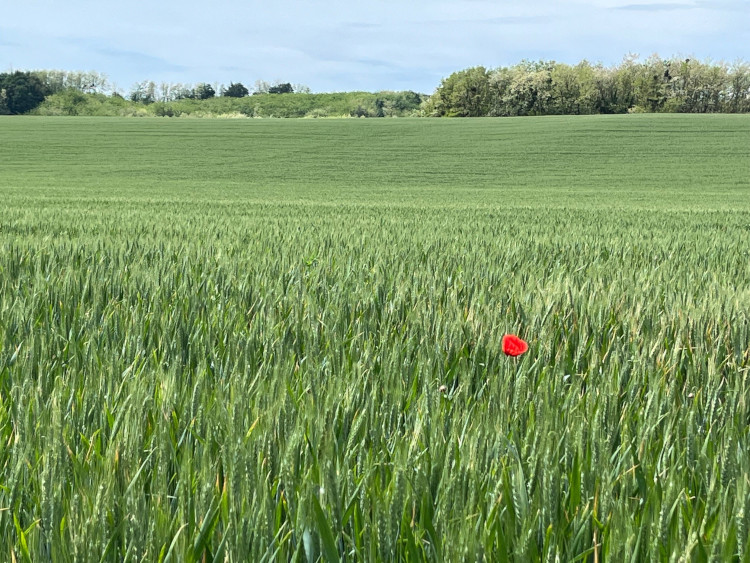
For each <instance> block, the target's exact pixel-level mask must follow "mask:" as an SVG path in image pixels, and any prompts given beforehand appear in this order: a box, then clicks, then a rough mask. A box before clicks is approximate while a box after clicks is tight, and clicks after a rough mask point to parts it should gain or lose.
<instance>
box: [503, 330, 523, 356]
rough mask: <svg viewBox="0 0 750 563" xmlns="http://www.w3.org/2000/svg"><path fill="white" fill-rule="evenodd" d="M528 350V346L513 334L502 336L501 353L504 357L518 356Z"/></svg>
mask: <svg viewBox="0 0 750 563" xmlns="http://www.w3.org/2000/svg"><path fill="white" fill-rule="evenodd" d="M528 349H529V345H528V344H526V342H524V341H523V340H522V339H520V338H519V337H518V336H516V335H515V334H506V335H505V336H503V353H504V354H505V355H506V356H520V355H521V354H523V353H524V352H526V351H527V350H528Z"/></svg>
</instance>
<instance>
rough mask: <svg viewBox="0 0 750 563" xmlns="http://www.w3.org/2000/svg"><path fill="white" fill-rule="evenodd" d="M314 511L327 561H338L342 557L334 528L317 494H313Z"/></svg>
mask: <svg viewBox="0 0 750 563" xmlns="http://www.w3.org/2000/svg"><path fill="white" fill-rule="evenodd" d="M313 512H314V513H315V523H316V524H317V526H318V532H319V533H320V539H321V540H322V541H323V553H324V554H325V559H326V561H338V560H339V559H340V557H339V550H338V548H337V547H336V539H335V538H334V535H333V530H331V527H330V526H329V525H328V519H327V518H326V515H325V513H324V512H323V508H322V507H321V506H320V501H319V500H318V497H317V496H315V495H313Z"/></svg>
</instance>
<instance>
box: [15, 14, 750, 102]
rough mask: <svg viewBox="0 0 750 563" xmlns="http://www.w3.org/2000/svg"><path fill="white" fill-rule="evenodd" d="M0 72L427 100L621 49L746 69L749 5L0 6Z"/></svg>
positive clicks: (612, 61) (598, 59)
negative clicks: (455, 76) (451, 87)
mask: <svg viewBox="0 0 750 563" xmlns="http://www.w3.org/2000/svg"><path fill="white" fill-rule="evenodd" d="M3 4H5V5H4V6H3V9H2V10H1V11H0V13H2V17H1V18H0V72H8V71H11V70H37V69H47V70H52V69H55V70H68V71H90V70H93V71H97V72H100V73H103V74H105V75H106V76H107V77H108V79H109V81H110V83H111V84H112V85H113V87H114V89H115V90H116V91H119V92H120V93H127V92H129V91H130V90H131V89H132V87H133V86H134V84H135V83H137V82H142V81H144V80H153V81H154V82H157V83H162V82H170V83H183V84H191V85H192V84H196V83H199V82H207V83H210V84H229V83H230V82H241V83H243V84H245V85H246V86H247V87H249V88H251V89H252V86H253V85H254V84H255V82H256V81H257V80H264V81H267V82H270V83H275V82H291V83H293V84H304V85H306V86H308V87H309V88H311V90H312V91H313V92H341V91H354V90H363V91H370V92H375V91H380V90H413V91H416V92H420V93H426V94H429V93H432V92H433V91H434V90H435V88H436V87H437V86H438V85H439V84H440V81H441V80H442V79H443V78H445V77H447V76H449V75H450V74H451V73H453V72H455V71H458V70H462V69H465V68H469V67H472V66H478V65H483V66H485V67H487V68H497V67H500V66H510V65H514V64H516V63H518V62H520V61H521V60H523V59H527V60H539V59H544V60H554V61H558V62H563V63H569V64H575V63H578V62H580V61H581V60H584V59H586V60H588V61H589V62H592V63H602V64H604V65H606V66H614V65H616V64H618V63H619V62H620V61H622V59H623V58H624V57H625V56H626V55H628V54H636V55H639V56H640V57H641V58H642V59H645V58H647V57H648V56H650V55H652V54H659V55H660V56H662V57H665V58H670V57H672V56H680V57H682V56H684V57H691V58H697V59H700V60H702V61H705V60H710V61H713V62H718V61H725V62H728V63H732V62H735V61H737V60H744V61H748V60H750V0H705V1H704V0H673V1H670V0H662V1H660V2H649V1H643V0H576V1H567V0H557V1H555V0H499V1H488V0H398V1H396V0H370V1H367V2H363V1H361V0H330V1H324V2H316V1H314V0H308V1H300V0H272V1H267V0H266V1H259V0H213V1H205V0H204V1H202V2H196V1H194V0H180V1H177V0H149V1H143V0H128V1H122V0H120V1H118V2H113V1H111V0H3Z"/></svg>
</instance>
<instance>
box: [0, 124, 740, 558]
mask: <svg viewBox="0 0 750 563" xmlns="http://www.w3.org/2000/svg"><path fill="white" fill-rule="evenodd" d="M506 333H513V334H518V335H519V336H521V337H522V338H524V339H525V340H526V341H527V342H528V343H529V351H528V352H527V353H526V354H524V355H523V356H520V357H518V358H511V357H507V356H505V355H504V354H503V352H502V346H501V338H502V336H503V334H506ZM749 372H750V116H728V115H705V116H700V115H696V116H679V115H625V116H595V117H546V118H518V119H474V120H458V119H456V120H438V119H382V120H364V119H362V120H358V119H348V120H346V119H345V120H289V121H285V120H200V119H192V120H191V119H184V120H177V119H175V120H169V119H124V118H123V119H109V118H33V117H32V118H30V117H9V118H2V119H0V560H3V561H55V562H57V561H63V562H66V561H174V562H177V561H187V562H198V561H222V562H223V561H228V562H244V561H254V562H261V561H302V562H314V561H337V560H339V559H342V560H346V561H488V562H503V561H517V562H521V561H536V560H546V561H589V562H604V561H638V562H640V561H697V562H700V561H714V560H717V561H748V560H750V453H749V452H750V373H749Z"/></svg>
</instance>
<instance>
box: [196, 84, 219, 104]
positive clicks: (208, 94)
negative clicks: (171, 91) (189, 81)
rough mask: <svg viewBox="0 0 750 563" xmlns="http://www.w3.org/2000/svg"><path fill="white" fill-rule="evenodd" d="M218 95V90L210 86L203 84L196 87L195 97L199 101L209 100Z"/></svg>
mask: <svg viewBox="0 0 750 563" xmlns="http://www.w3.org/2000/svg"><path fill="white" fill-rule="evenodd" d="M215 95H216V90H214V88H213V86H211V85H210V84H206V83H205V82H202V83H200V84H198V85H197V86H196V87H195V97H196V98H197V99H199V100H208V99H209V98H213V97H214V96H215Z"/></svg>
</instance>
